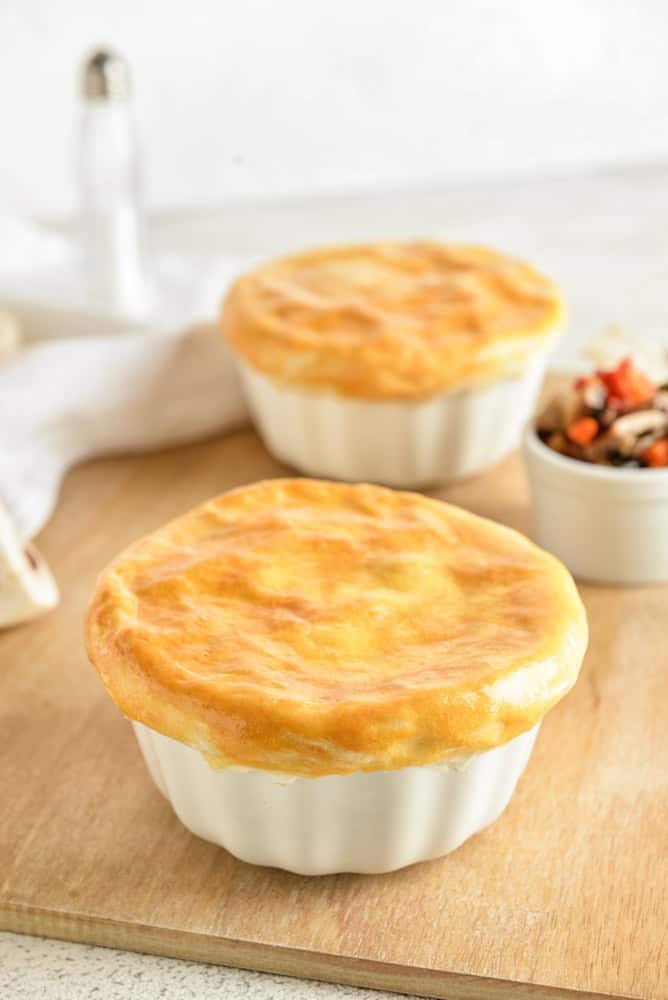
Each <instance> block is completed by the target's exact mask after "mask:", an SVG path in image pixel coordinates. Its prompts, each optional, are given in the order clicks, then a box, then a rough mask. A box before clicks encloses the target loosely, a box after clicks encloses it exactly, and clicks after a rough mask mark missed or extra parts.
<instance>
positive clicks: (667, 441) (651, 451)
mask: <svg viewBox="0 0 668 1000" xmlns="http://www.w3.org/2000/svg"><path fill="white" fill-rule="evenodd" d="M640 459H641V461H643V462H644V463H645V465H648V466H649V467H650V469H661V468H664V467H665V466H667V465H668V438H662V439H661V440H660V441H655V442H654V444H651V445H650V446H649V448H648V449H647V450H646V451H643V452H642V453H641V455H640Z"/></svg>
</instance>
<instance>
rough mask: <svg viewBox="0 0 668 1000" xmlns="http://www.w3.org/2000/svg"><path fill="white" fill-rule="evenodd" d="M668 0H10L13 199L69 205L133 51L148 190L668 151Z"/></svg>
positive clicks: (388, 182) (3, 100)
mask: <svg viewBox="0 0 668 1000" xmlns="http://www.w3.org/2000/svg"><path fill="white" fill-rule="evenodd" d="M667 33H668V4H666V3H665V2H664V0H635V2H634V0H618V2H615V0H506V2H500V0H488V2H486V0H191V2H190V3H183V2H182V3H174V2H171V0H113V2H111V0H102V2H95V0H57V2H56V0H54V2H49V0H0V209H2V208H6V207H10V206H11V207H15V208H18V209H20V210H24V211H30V212H34V213H39V214H43V215H44V214H46V215H53V214H56V215H58V214H63V213H66V212H68V211H69V210H70V209H71V207H72V205H73V203H74V183H73V169H72V162H73V151H72V136H73V132H74V129H75V124H76V106H75V101H74V94H75V82H76V76H77V66H78V63H79V60H80V57H81V55H82V53H83V52H84V51H85V50H86V49H87V48H88V47H89V46H90V45H92V44H96V43H98V42H108V43H111V44H114V45H116V46H118V47H119V48H120V49H121V50H122V51H123V52H124V53H126V54H127V56H128V57H129V59H130V60H131V63H132V66H133V69H134V77H135V83H136V92H137V111H138V115H139V119H140V124H141V131H142V136H143V139H144V145H145V147H146V151H147V158H148V160H149V179H150V200H151V204H152V205H153V207H166V206H169V207H175V206H184V205H191V204H198V205H207V204H214V203H216V202H220V201H222V200H225V199H229V198H234V197H238V196H257V195H261V196H267V195H275V194H285V193H298V192H302V191H304V192H313V191H316V190H340V189H346V188H365V187H389V186H392V185H403V184H411V185H412V184H421V183H439V182H443V181H448V180H452V179H462V178H472V177H476V178H477V177H488V176H491V175H495V176H499V175H504V174H517V173H520V174H523V173H527V172H534V173H535V172H540V173H546V172H547V173H551V172H554V171H560V170H562V169H565V168H572V167H586V166H590V165H595V164H600V163H611V162H612V163H620V162H621V163H626V162H634V161H647V160H650V161H651V160H657V159H662V158H664V157H666V158H668V60H667V58H666V44H665V43H666V35H667Z"/></svg>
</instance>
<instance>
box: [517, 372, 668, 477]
mask: <svg viewBox="0 0 668 1000" xmlns="http://www.w3.org/2000/svg"><path fill="white" fill-rule="evenodd" d="M536 429H537V431H538V434H539V436H540V437H541V439H542V440H543V441H544V442H545V444H547V445H548V446H549V447H550V448H552V449H554V451H558V452H560V453H561V454H563V455H568V456H569V457H570V458H577V459H580V460H581V461H584V462H594V463H596V464H598V465H615V466H625V467H629V468H651V469H658V468H668V385H663V386H658V387H657V386H656V385H655V384H654V382H652V380H651V379H650V378H648V377H647V375H645V374H643V372H641V371H639V370H638V369H637V368H635V367H634V365H633V362H632V360H631V358H624V359H623V360H622V361H620V363H619V364H618V365H617V366H616V367H615V368H612V369H610V370H599V371H596V372H594V373H593V374H591V375H585V376H582V377H580V378H577V379H575V381H574V382H573V385H572V387H571V388H570V389H568V390H566V392H564V393H562V394H560V395H559V396H557V397H555V398H554V399H552V400H551V401H550V403H549V404H548V406H547V407H546V408H545V409H544V410H543V412H542V413H541V414H540V416H539V417H538V421H537V426H536Z"/></svg>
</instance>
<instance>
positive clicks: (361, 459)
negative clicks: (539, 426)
mask: <svg viewBox="0 0 668 1000" xmlns="http://www.w3.org/2000/svg"><path fill="white" fill-rule="evenodd" d="M547 355H548V351H547V350H546V349H543V350H541V351H540V352H538V353H537V354H535V355H534V356H533V357H532V359H531V360H530V362H529V363H528V364H527V366H526V368H525V369H524V370H523V372H522V373H521V374H520V375H518V376H516V377H514V378H505V379H502V380H500V381H496V382H490V383H488V384H486V385H484V386H480V387H479V388H470V389H464V390H461V391H459V392H453V391H451V392H444V393H440V394H439V395H436V396H432V397H429V398H428V399H419V400H415V401H413V400H389V401H383V400H363V399H350V398H347V397H344V396H337V395H335V394H334V393H332V392H316V391H313V390H308V389H299V388H295V387H294V386H292V385H284V384H282V383H280V382H277V381H275V380H274V379H272V378H269V377H268V376H267V375H264V374H262V373H261V372H259V371H257V370H256V369H254V368H251V367H250V365H248V364H247V363H246V362H245V361H243V360H242V359H241V358H239V357H238V356H237V355H235V359H236V361H237V364H238V367H239V372H240V375H241V380H242V383H243V387H244V392H245V395H246V398H247V400H248V404H249V407H250V410H251V414H252V416H253V420H254V422H255V424H256V426H257V429H258V431H259V433H260V435H261V437H262V439H263V441H264V443H265V445H266V446H267V448H268V449H269V451H270V452H271V453H272V454H273V455H274V456H275V457H276V458H277V459H279V461H281V462H284V463H285V464H287V465H291V466H294V467H295V468H296V469H299V470H300V471H301V472H304V473H306V474H307V475H309V476H315V477H317V478H325V479H344V480H348V481H350V482H373V483H382V484H384V485H386V486H397V487H404V488H414V487H419V486H430V485H433V484H435V483H442V482H447V481H450V480H455V479H462V478H464V477H466V476H471V475H473V474H474V473H477V472H481V471H482V470H483V469H486V468H488V467H489V466H491V465H494V464H495V463H496V462H498V461H499V459H501V458H503V456H504V455H506V454H508V452H510V451H512V449H513V448H515V447H516V446H517V444H518V442H519V439H520V436H521V432H522V428H523V426H524V424H525V423H526V421H527V419H528V418H529V414H530V413H531V412H532V411H533V408H534V405H535V401H536V397H537V395H538V391H539V389H540V386H541V383H542V381H543V375H544V373H545V367H546V363H547Z"/></svg>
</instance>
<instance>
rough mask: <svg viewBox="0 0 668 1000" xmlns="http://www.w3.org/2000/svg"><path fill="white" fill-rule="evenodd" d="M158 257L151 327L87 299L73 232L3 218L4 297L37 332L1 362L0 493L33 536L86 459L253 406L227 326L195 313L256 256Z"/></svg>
mask: <svg viewBox="0 0 668 1000" xmlns="http://www.w3.org/2000/svg"><path fill="white" fill-rule="evenodd" d="M156 263H157V268H156V270H157V276H158V279H157V284H158V289H159V302H160V308H159V309H158V312H157V314H156V318H155V320H154V321H153V322H152V324H151V328H150V329H148V328H147V329H140V328H134V329H133V328H131V327H129V326H128V324H123V323H122V322H120V321H118V320H117V319H116V318H114V317H110V316H102V315H97V316H96V315H94V314H91V313H90V312H86V311H85V309H84V308H83V297H82V295H81V290H80V287H79V284H78V281H79V279H78V268H77V258H76V248H75V246H74V244H73V243H72V242H71V241H69V240H67V239H65V238H64V237H62V236H60V235H56V234H54V233H52V232H48V231H45V230H42V229H40V228H39V227H37V226H35V225H33V224H30V223H26V222H24V221H23V220H17V219H2V218H0V305H4V306H8V307H10V308H12V309H13V310H14V311H15V312H16V313H17V314H18V315H19V318H20V319H21V320H22V321H23V323H24V325H25V327H26V330H27V334H28V343H27V344H26V346H25V347H24V348H23V349H22V350H21V351H19V352H18V353H17V354H15V355H14V356H13V357H11V358H10V359H8V360H4V361H3V362H0V501H1V502H3V503H4V504H5V506H6V507H7V509H8V510H9V513H10V515H11V516H12V518H13V519H14V522H15V524H16V525H17V527H18V530H19V532H20V533H21V534H22V535H23V537H25V538H31V537H33V536H34V535H35V534H36V533H37V532H38V531H39V530H40V528H41V527H42V526H43V525H44V523H45V522H46V521H47V519H48V518H49V516H50V514H51V512H52V510H53V507H54V505H55V502H56V499H57V496H58V490H59V487H60V484H61V482H62V479H63V476H64V474H65V472H66V471H67V469H68V468H70V466H72V465H74V464H75V463H77V462H80V461H82V460H83V459H85V458H89V457H91V456H93V455H101V454H105V453H108V452H121V451H139V450H144V449H150V448H156V447H161V446H164V445H168V444H174V443H180V442H184V441H188V440H194V439H196V438H198V437H202V436H205V435H208V434H211V433H213V432H216V431H220V430H224V429H226V428H230V427H232V426H235V425H238V424H240V423H242V422H243V421H244V419H245V417H246V409H245V405H244V402H243V399H242V395H241V391H240V387H239V384H238V382H237V379H236V375H235V372H234V369H233V365H232V362H231V358H230V356H229V354H228V353H227V350H226V348H225V346H224V344H223V341H222V338H221V337H220V335H219V333H218V332H217V331H216V329H215V327H214V326H212V325H211V324H210V323H209V324H208V325H207V324H203V323H201V322H200V323H199V324H196V322H195V321H197V320H198V319H200V320H201V318H202V317H204V316H206V317H208V318H209V320H211V318H213V317H215V313H216V311H217V308H218V303H219V302H220V299H221V297H222V295H223V293H224V291H225V287H226V285H227V284H228V283H229V281H230V280H231V279H232V278H233V277H234V275H235V274H237V273H238V272H239V271H240V270H242V269H243V268H244V267H245V266H247V264H248V261H247V260H246V261H244V260H236V259H235V260H232V259H229V258H218V259H216V260H211V259H209V260H203V259H201V258H179V257H175V256H174V255H170V256H168V257H167V256H164V255H163V257H161V258H159V259H158V260H157V262H156ZM168 324H169V325H170V327H171V329H166V327H167V325H168Z"/></svg>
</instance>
